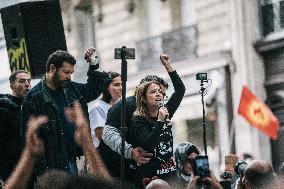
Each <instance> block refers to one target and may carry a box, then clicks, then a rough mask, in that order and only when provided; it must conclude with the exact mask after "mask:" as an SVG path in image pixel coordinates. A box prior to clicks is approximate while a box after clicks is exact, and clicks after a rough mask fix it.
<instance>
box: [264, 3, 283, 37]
mask: <svg viewBox="0 0 284 189" xmlns="http://www.w3.org/2000/svg"><path fill="white" fill-rule="evenodd" d="M260 5H261V13H262V25H263V35H264V36H267V35H269V34H271V33H274V32H280V31H283V29H284V0H260Z"/></svg>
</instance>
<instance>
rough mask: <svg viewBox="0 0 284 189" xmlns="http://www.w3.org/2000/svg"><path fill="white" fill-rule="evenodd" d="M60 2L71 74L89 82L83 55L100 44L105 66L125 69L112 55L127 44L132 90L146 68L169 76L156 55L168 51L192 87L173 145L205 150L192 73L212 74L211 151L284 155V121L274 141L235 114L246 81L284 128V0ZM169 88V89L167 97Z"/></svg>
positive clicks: (215, 154) (218, 156) (218, 157)
mask: <svg viewBox="0 0 284 189" xmlns="http://www.w3.org/2000/svg"><path fill="white" fill-rule="evenodd" d="M60 3H61V8H62V16H63V23H64V28H65V37H66V42H67V46H68V50H69V51H70V52H71V53H72V54H73V55H75V57H76V58H77V61H78V64H77V65H76V67H77V69H76V72H75V73H74V76H73V79H74V80H77V81H82V82H84V81H85V80H86V77H84V75H85V73H86V70H87V67H88V65H87V64H86V63H85V61H84V59H83V54H82V53H83V52H84V51H85V50H86V49H87V48H88V47H90V46H95V47H96V49H97V51H98V54H99V57H100V62H101V65H102V68H103V69H104V70H113V71H117V72H120V66H121V63H120V61H119V60H115V59H114V48H119V47H121V46H123V45H126V46H127V47H133V48H136V60H129V61H128V81H127V91H128V94H129V95H130V94H133V91H134V90H135V86H136V85H137V84H138V83H139V80H140V79H141V78H143V77H144V76H145V75H147V74H157V75H160V76H162V77H164V78H166V79H167V80H169V77H168V75H167V73H166V71H165V70H164V69H163V67H162V66H161V64H160V63H159V62H160V61H159V54H160V53H162V52H163V53H168V54H170V55H171V57H172V61H173V64H174V67H175V69H176V70H177V72H178V73H179V74H180V76H181V77H182V79H183V81H184V83H185V86H186V88H187V91H186V96H185V98H184V100H183V102H182V104H181V106H180V108H179V109H178V111H177V112H176V114H175V116H174V118H173V123H174V127H173V128H174V135H175V138H174V141H175V145H177V144H179V143H180V142H184V141H192V142H194V143H196V144H197V145H198V146H199V147H200V148H203V142H202V106H201V97H200V94H199V90H200V81H197V80H196V79H195V74H196V73H198V72H207V73H208V78H209V79H211V81H210V82H209V83H206V84H205V85H206V86H208V88H207V90H206V96H205V101H206V104H207V106H206V113H207V115H206V120H207V131H208V132H207V137H208V141H207V142H208V154H209V156H211V157H212V159H214V160H215V163H216V165H218V166H219V165H220V164H221V162H223V158H224V156H225V155H226V154H228V153H230V152H235V153H237V154H239V155H241V154H243V153H249V154H251V155H253V156H254V157H255V158H259V159H265V160H268V161H272V160H273V163H274V165H275V166H278V165H279V163H280V162H281V161H284V157H283V154H284V153H283V147H281V144H282V143H283V129H282V127H281V129H280V131H279V138H278V140H277V141H273V142H271V141H270V139H269V138H268V137H267V136H265V135H264V134H262V133H261V132H259V131H258V130H257V129H255V128H253V127H251V126H250V125H249V124H248V123H247V122H246V121H245V120H244V118H243V117H241V116H240V115H238V113H237V110H238V105H239V100H240V95H241V91H242V87H243V86H244V85H246V86H248V87H249V88H250V90H251V91H253V93H254V94H255V95H256V96H257V97H259V98H260V99H261V100H263V101H265V102H267V104H268V105H269V106H270V107H271V109H272V110H273V111H274V113H275V114H276V116H278V118H279V121H280V123H281V126H283V124H284V123H283V109H284V108H283V99H284V96H283V90H284V86H283V83H284V74H283V72H284V71H283V58H282V54H281V52H282V49H283V35H282V34H283V33H282V32H281V31H282V30H281V29H282V27H283V26H284V24H282V20H281V19H282V18H283V17H282V12H283V11H282V12H281V11H280V10H282V7H284V6H282V5H283V3H284V1H283V0H273V1H265V0H96V1H95V0H60ZM263 15H264V16H263ZM266 15H270V17H272V20H269V18H270V17H266ZM266 18H268V19H266ZM270 19H271V18H270ZM267 23H268V25H267ZM269 23H273V24H272V25H269ZM283 23H284V21H283ZM271 28H273V29H271ZM172 90H173V88H172V87H170V89H169V91H168V93H169V94H168V95H170V93H171V92H172ZM272 157H273V158H272ZM209 158H210V157H209Z"/></svg>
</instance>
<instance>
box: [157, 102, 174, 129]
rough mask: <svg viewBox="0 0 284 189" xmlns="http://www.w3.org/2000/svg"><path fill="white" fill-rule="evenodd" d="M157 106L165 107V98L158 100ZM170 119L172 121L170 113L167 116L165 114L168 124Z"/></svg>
mask: <svg viewBox="0 0 284 189" xmlns="http://www.w3.org/2000/svg"><path fill="white" fill-rule="evenodd" d="M157 106H158V107H159V108H161V107H165V103H164V101H163V100H160V101H157ZM170 121H171V120H170V118H169V115H166V116H165V122H166V124H168V123H169V122H170Z"/></svg>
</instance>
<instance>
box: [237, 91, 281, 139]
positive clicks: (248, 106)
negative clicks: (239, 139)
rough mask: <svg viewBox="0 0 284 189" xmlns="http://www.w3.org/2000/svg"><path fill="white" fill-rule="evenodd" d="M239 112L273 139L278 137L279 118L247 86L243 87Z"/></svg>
mask: <svg viewBox="0 0 284 189" xmlns="http://www.w3.org/2000/svg"><path fill="white" fill-rule="evenodd" d="M238 113H239V114H241V115H242V116H243V117H244V118H245V119H246V120H247V121H248V122H249V123H250V124H251V125H252V126H254V127H256V128H258V129H259V130H261V131H262V132H264V133H265V134H267V135H268V136H269V137H271V138H272V139H273V140H276V139H277V136H278V129H279V122H278V119H277V118H276V116H275V115H274V114H273V113H272V111H271V110H270V109H269V108H268V106H267V105H266V104H264V103H263V102H262V101H261V100H260V99H258V98H257V97H256V96H255V95H254V94H252V92H251V91H250V90H249V89H248V88H247V87H245V86H244V87H243V91H242V95H241V100H240V105H239V110H238Z"/></svg>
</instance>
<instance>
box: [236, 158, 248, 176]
mask: <svg viewBox="0 0 284 189" xmlns="http://www.w3.org/2000/svg"><path fill="white" fill-rule="evenodd" d="M247 165H248V164H247V163H246V162H245V161H239V162H237V164H236V166H235V172H236V173H237V174H238V175H243V174H244V172H245V169H246V167H247Z"/></svg>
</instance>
